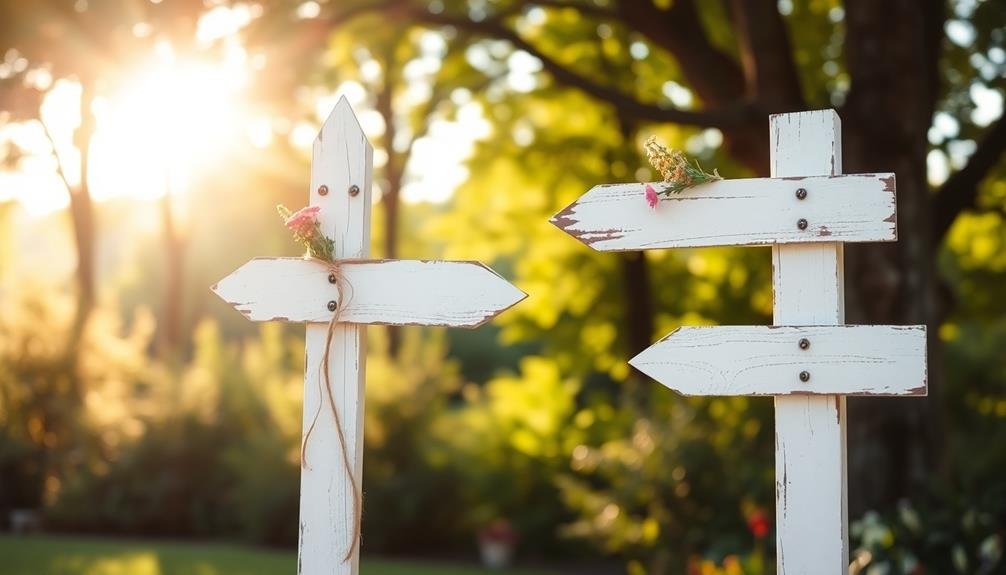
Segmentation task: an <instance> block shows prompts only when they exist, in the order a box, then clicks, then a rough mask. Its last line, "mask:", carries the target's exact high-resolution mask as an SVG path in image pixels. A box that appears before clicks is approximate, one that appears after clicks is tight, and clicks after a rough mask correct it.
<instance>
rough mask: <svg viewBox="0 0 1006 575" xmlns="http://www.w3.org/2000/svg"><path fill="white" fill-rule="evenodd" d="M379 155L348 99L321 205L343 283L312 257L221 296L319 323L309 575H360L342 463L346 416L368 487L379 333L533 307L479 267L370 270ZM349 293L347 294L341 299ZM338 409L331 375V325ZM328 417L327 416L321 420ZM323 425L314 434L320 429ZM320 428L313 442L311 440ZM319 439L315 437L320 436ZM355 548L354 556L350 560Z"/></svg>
mask: <svg viewBox="0 0 1006 575" xmlns="http://www.w3.org/2000/svg"><path fill="white" fill-rule="evenodd" d="M372 170H373V150H372V148H371V147H370V143H369V142H368V141H367V138H366V136H364V134H363V130H361V129H360V125H359V123H358V122H357V121H356V116H355V115H354V114H353V110H352V109H351V108H350V106H349V102H347V101H346V99H345V98H341V99H340V100H339V103H338V104H337V105H336V107H335V110H334V111H333V112H332V114H331V115H330V116H329V117H328V119H327V120H326V121H325V124H324V126H322V129H321V132H320V133H319V134H318V137H317V139H316V140H315V142H314V155H313V163H312V165H311V190H310V203H311V205H312V206H318V207H320V208H321V210H320V212H319V214H318V218H319V222H320V224H321V230H322V232H323V233H324V234H325V235H326V236H327V237H329V238H331V239H332V240H334V243H335V254H334V255H335V259H336V262H337V263H338V265H339V270H340V273H341V275H342V281H341V282H339V285H335V283H334V282H333V281H332V280H330V279H329V278H330V277H331V276H330V274H331V271H330V269H329V267H327V266H326V265H323V264H321V263H319V262H317V261H312V260H306V259H303V258H256V259H253V260H251V261H250V262H248V263H246V264H245V265H243V266H241V267H240V268H238V269H237V270H235V271H234V272H233V273H231V274H230V275H228V276H227V277H226V278H224V279H223V280H221V281H220V282H219V283H217V284H216V285H214V286H213V288H212V289H213V291H214V292H216V294H217V295H219V296H220V297H221V298H222V299H223V300H224V301H226V302H228V303H230V304H231V305H232V306H234V308H235V309H237V310H238V311H240V312H241V313H243V314H244V315H245V316H247V317H248V319H250V320H253V321H285V322H299V323H306V324H307V339H306V343H305V348H306V357H305V361H304V363H305V371H304V427H303V432H304V436H305V438H306V439H307V441H306V444H305V445H306V452H305V455H306V457H305V462H304V465H303V466H302V471H301V481H300V548H299V553H298V557H297V573H299V574H303V575H330V574H335V575H356V574H357V573H358V571H359V546H358V545H354V543H355V542H354V541H353V534H354V533H356V532H357V531H356V528H355V524H354V522H355V520H356V514H355V513H354V499H358V500H360V501H361V503H362V494H360V493H356V494H354V493H353V487H352V482H351V481H350V480H349V476H348V475H347V470H346V469H345V464H344V463H343V459H342V454H341V450H342V447H341V442H340V440H339V427H337V426H336V420H335V418H334V417H332V411H331V410H332V408H333V407H334V408H335V409H336V411H337V412H338V414H339V422H341V424H342V425H341V428H342V433H343V434H344V437H345V444H346V451H347V455H348V458H347V459H348V460H349V461H350V464H351V467H352V469H350V470H348V471H349V472H350V473H352V477H353V478H354V479H355V483H356V485H357V487H359V486H360V485H361V483H362V479H363V400H364V383H365V380H366V372H365V367H366V356H367V354H366V333H365V326H366V325H367V324H385V325H440V326H455V327H468V328H473V327H478V326H480V325H482V324H483V323H485V322H487V321H489V320H490V319H492V318H493V317H495V316H496V315H497V314H499V313H501V312H502V311H503V310H505V309H507V308H509V307H510V306H512V305H514V304H516V303H517V302H519V301H521V300H522V299H524V298H525V297H526V294H525V293H524V292H522V291H521V290H519V289H517V288H516V287H514V286H513V285H511V284H510V283H509V282H507V281H506V280H504V279H503V278H502V277H500V276H499V275H497V274H496V273H495V272H493V271H492V270H491V269H489V268H487V267H485V266H483V265H482V264H480V263H478V262H465V261H461V262H451V261H411V260H366V259H363V258H366V257H367V256H368V255H369V253H370V211H371V208H370V206H371V194H370V185H371V177H372ZM339 286H341V287H342V288H344V289H345V290H346V293H340V291H339V289H340V288H339ZM336 310H337V311H338V314H339V315H338V323H337V324H336V326H335V327H334V331H333V335H332V342H331V347H330V355H329V381H330V383H331V391H332V399H333V401H332V404H334V405H331V406H330V405H329V395H328V393H327V391H326V390H325V380H324V376H323V373H322V371H321V370H322V365H323V358H324V356H325V344H326V342H327V338H328V329H329V323H330V322H331V320H332V317H333V314H334V313H335V312H336ZM315 414H317V418H316V417H315ZM312 425H313V427H312ZM309 430H310V432H309ZM308 434H309V437H308ZM351 548H352V549H353V552H352V554H351V555H350V556H349V557H348V558H346V553H347V552H348V551H349V550H350V549H351Z"/></svg>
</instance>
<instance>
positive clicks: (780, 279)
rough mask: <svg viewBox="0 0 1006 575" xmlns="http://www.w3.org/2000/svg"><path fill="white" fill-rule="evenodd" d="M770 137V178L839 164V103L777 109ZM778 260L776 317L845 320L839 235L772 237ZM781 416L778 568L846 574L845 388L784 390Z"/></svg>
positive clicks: (806, 321) (790, 321) (822, 171)
mask: <svg viewBox="0 0 1006 575" xmlns="http://www.w3.org/2000/svg"><path fill="white" fill-rule="evenodd" d="M769 140H770V145H771V161H772V168H771V171H772V174H771V175H772V177H773V178H782V177H792V176H819V175H837V174H840V173H842V128H841V120H839V117H838V114H836V113H835V111H834V110H819V111H814V112H800V113H796V114H779V115H775V116H772V117H771V119H770V121H769ZM813 200H814V198H813V197H812V196H809V197H808V198H807V199H806V200H805V201H807V202H811V201H813ZM796 225H797V223H796V222H795V221H794V222H793V226H794V227H796ZM772 268H773V274H772V287H773V290H774V293H775V299H774V301H775V303H774V305H773V322H774V323H775V324H776V325H839V324H842V323H843V322H844V321H845V297H844V288H843V284H844V273H843V254H842V244H841V243H821V244H797V245H776V246H773V247H772ZM809 373H810V381H809V382H808V383H810V386H811V387H813V382H814V373H813V371H810V372H809ZM775 419H776V422H775V429H776V448H775V449H776V452H775V473H776V479H775V482H776V524H777V527H776V557H777V567H778V568H777V572H778V574H779V575H800V574H806V575H812V574H833V575H841V574H844V573H846V572H847V571H848V567H849V531H848V528H847V525H848V504H847V500H848V499H847V495H846V452H845V396H844V395H825V396H817V395H805V396H777V397H776V398H775Z"/></svg>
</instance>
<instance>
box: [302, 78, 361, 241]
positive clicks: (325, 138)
mask: <svg viewBox="0 0 1006 575" xmlns="http://www.w3.org/2000/svg"><path fill="white" fill-rule="evenodd" d="M312 157H313V159H312V164H311V189H310V204H311V205H312V206H320V207H321V212H320V213H319V215H318V219H319V221H320V222H321V229H322V231H323V232H324V233H325V235H326V236H328V237H330V238H332V239H333V240H334V241H335V254H334V255H335V257H336V258H338V259H346V258H365V257H367V256H368V254H369V253H370V211H371V207H370V204H371V195H370V186H371V181H372V175H373V168H374V148H373V147H372V146H371V145H370V141H369V140H367V136H366V135H365V134H364V133H363V129H362V128H361V127H360V122H359V121H357V119H356V114H354V113H353V107H352V106H350V105H349V100H347V99H346V97H345V96H342V97H341V98H339V102H338V103H336V105H335V108H334V109H333V110H332V113H331V114H329V116H328V119H326V120H325V123H324V124H323V125H322V126H321V131H319V132H318V137H317V138H316V139H315V140H314V147H313V153H312Z"/></svg>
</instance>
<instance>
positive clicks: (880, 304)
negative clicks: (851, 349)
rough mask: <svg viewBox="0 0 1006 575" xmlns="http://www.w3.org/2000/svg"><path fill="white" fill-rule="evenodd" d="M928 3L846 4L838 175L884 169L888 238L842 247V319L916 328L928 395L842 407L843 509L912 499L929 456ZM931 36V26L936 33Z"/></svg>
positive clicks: (934, 401)
mask: <svg viewBox="0 0 1006 575" xmlns="http://www.w3.org/2000/svg"><path fill="white" fill-rule="evenodd" d="M936 4H937V3H936V2H928V3H925V4H920V3H918V2H916V1H915V0H896V1H891V2H873V1H872V0H852V1H849V2H847V3H846V19H847V30H848V38H847V41H846V58H847V62H848V67H849V73H850V75H851V76H852V81H853V84H852V89H851V92H850V94H849V98H848V102H847V105H846V106H845V108H844V109H843V110H842V117H843V124H844V125H843V127H844V131H845V140H844V141H845V146H844V150H843V154H844V159H843V163H844V167H845V171H846V172H847V173H854V172H895V174H896V175H897V196H898V242H897V243H893V244H857V245H850V246H848V247H847V250H846V254H847V257H846V284H847V307H848V318H847V319H848V322H849V323H872V324H885V323H890V324H922V323H924V324H926V325H928V327H929V343H930V346H929V347H930V350H929V397H928V398H924V399H902V398H891V399H886V400H884V399H858V398H852V399H850V401H849V427H848V434H849V509H850V516H852V517H855V516H857V515H859V514H861V513H862V512H863V511H865V510H867V509H877V508H890V507H891V506H892V504H894V503H895V501H896V499H897V498H899V497H905V496H906V495H911V494H913V493H915V492H917V489H918V487H919V486H920V485H921V484H922V483H923V482H924V481H926V480H927V479H928V478H929V477H930V471H931V470H932V468H933V466H934V462H935V460H936V458H937V456H936V454H937V453H939V449H938V446H937V441H938V439H939V437H940V435H941V434H940V432H939V429H940V425H939V421H940V412H939V409H938V407H939V403H940V397H941V391H942V383H943V381H942V379H943V374H942V361H941V357H940V350H939V346H938V345H937V343H938V337H937V328H938V327H939V324H940V319H941V316H940V309H939V306H938V299H937V297H936V296H937V289H936V288H937V282H938V278H937V276H936V270H935V249H936V245H934V244H935V241H934V240H933V238H932V237H931V234H930V230H931V227H932V226H931V218H932V214H931V213H930V207H931V194H930V190H929V186H928V183H927V179H926V151H927V146H928V144H927V139H926V134H927V130H928V129H929V126H930V124H931V120H932V114H933V107H934V102H935V99H936V97H937V96H938V94H937V87H936V82H935V73H936V69H935V67H936V63H937V60H936V58H935V56H934V53H933V51H934V47H933V46H932V45H931V44H932V43H933V42H934V41H938V40H934V39H933V38H932V34H931V31H932V22H931V19H934V18H935V19H939V20H940V21H942V19H941V10H942V8H940V7H938V6H935V5H936ZM937 28H939V31H940V32H942V27H941V26H937Z"/></svg>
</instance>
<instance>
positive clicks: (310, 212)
mask: <svg viewBox="0 0 1006 575" xmlns="http://www.w3.org/2000/svg"><path fill="white" fill-rule="evenodd" d="M320 211H321V206H311V207H307V208H301V209H299V210H297V211H296V212H294V213H293V214H292V215H291V216H290V217H289V218H287V219H286V222H285V224H286V227H287V228H289V229H291V230H294V231H305V230H309V229H311V228H313V227H314V224H316V223H318V212H320Z"/></svg>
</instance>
